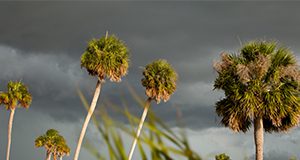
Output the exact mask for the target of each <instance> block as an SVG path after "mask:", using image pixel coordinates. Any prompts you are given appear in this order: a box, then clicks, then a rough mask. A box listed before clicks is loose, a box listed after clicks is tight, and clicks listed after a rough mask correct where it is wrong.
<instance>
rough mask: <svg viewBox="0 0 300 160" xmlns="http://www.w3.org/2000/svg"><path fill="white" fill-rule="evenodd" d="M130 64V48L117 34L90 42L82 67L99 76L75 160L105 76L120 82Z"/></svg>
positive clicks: (84, 54)
mask: <svg viewBox="0 0 300 160" xmlns="http://www.w3.org/2000/svg"><path fill="white" fill-rule="evenodd" d="M128 66H129V53H128V49H127V47H126V46H125V44H124V43H123V42H122V41H121V40H119V39H118V38H117V37H116V36H114V35H112V36H108V34H107V33H106V36H105V37H103V38H100V39H99V40H96V39H93V40H91V41H90V42H89V44H88V47H87V49H86V50H85V52H84V53H83V55H82V56H81V67H84V68H86V70H87V71H88V73H89V74H90V75H92V76H97V78H98V81H97V85H96V90H95V93H94V97H93V100H92V102H91V105H90V109H89V111H88V114H87V116H86V119H85V121H84V124H83V126H82V130H81V133H80V137H79V140H78V144H77V148H76V151H75V156H74V160H77V159H78V156H79V152H80V148H81V144H82V141H83V138H84V135H85V132H86V129H87V126H88V123H89V121H90V119H91V116H92V114H93V112H94V110H95V107H96V103H97V100H98V97H99V95H100V91H101V86H102V84H103V82H104V80H105V78H109V79H110V80H111V81H112V82H120V81H121V77H123V76H125V75H126V74H127V70H128Z"/></svg>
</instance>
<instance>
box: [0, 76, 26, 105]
mask: <svg viewBox="0 0 300 160" xmlns="http://www.w3.org/2000/svg"><path fill="white" fill-rule="evenodd" d="M7 89H8V91H7V92H1V93H0V104H4V105H5V107H6V109H7V110H11V109H15V108H16V107H17V106H18V105H20V106H22V107H24V108H29V106H30V104H31V101H32V97H31V95H30V93H29V91H28V89H27V87H26V86H25V85H24V84H23V83H22V82H13V81H10V82H8V84H7Z"/></svg>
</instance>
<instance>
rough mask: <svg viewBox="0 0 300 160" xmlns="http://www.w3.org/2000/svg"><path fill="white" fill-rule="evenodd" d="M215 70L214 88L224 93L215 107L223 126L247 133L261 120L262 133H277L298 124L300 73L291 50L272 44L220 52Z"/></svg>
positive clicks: (253, 43) (248, 45) (255, 43)
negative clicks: (237, 50) (254, 122)
mask: <svg viewBox="0 0 300 160" xmlns="http://www.w3.org/2000/svg"><path fill="white" fill-rule="evenodd" d="M214 68H215V70H216V71H217V72H218V77H217V79H216V80H215V84H214V87H215V88H216V89H222V90H224V92H225V98H223V99H222V100H220V101H219V102H217V104H216V112H217V114H218V115H219V116H221V117H222V120H221V122H222V123H223V124H224V125H225V126H227V127H229V128H231V129H232V130H234V131H243V132H246V131H247V130H248V129H249V128H250V126H251V124H252V122H253V120H254V119H256V118H262V120H263V126H264V130H265V131H267V132H273V131H275V132H278V131H287V130H288V129H290V128H291V127H293V126H296V125H297V124H298V123H299V119H300V101H299V100H300V97H299V95H300V90H299V86H300V72H299V68H298V66H297V65H296V59H295V58H294V57H293V55H292V53H291V51H290V50H288V49H286V48H283V47H277V44H276V43H274V42H265V41H255V42H250V43H248V44H246V45H245V46H244V47H243V48H242V49H241V51H240V54H239V55H236V54H227V53H223V54H222V58H221V60H220V61H219V62H217V63H215V64H214Z"/></svg>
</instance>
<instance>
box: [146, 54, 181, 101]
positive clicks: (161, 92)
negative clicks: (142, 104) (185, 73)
mask: <svg viewBox="0 0 300 160" xmlns="http://www.w3.org/2000/svg"><path fill="white" fill-rule="evenodd" d="M143 75H144V78H143V79H142V85H143V86H144V87H146V95H147V96H148V97H149V98H152V99H155V100H156V102H157V103H159V102H160V101H161V100H164V101H165V102H166V101H168V100H169V98H170V96H171V94H173V93H174V92H175V90H176V80H177V74H176V72H175V71H174V69H173V68H172V66H171V65H170V64H169V63H168V62H167V61H166V60H162V59H160V60H156V61H154V62H152V63H151V64H148V65H147V66H146V67H145V69H144V71H143Z"/></svg>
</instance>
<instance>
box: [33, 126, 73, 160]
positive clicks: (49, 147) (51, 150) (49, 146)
mask: <svg viewBox="0 0 300 160" xmlns="http://www.w3.org/2000/svg"><path fill="white" fill-rule="evenodd" d="M35 147H45V149H46V151H47V154H52V155H53V157H54V158H55V159H56V158H57V157H62V156H65V155H69V154H70V148H69V147H68V145H67V143H66V141H65V139H64V137H63V136H61V135H60V134H59V132H58V131H57V130H55V129H49V130H47V132H46V134H44V135H42V136H39V137H37V138H36V139H35Z"/></svg>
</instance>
